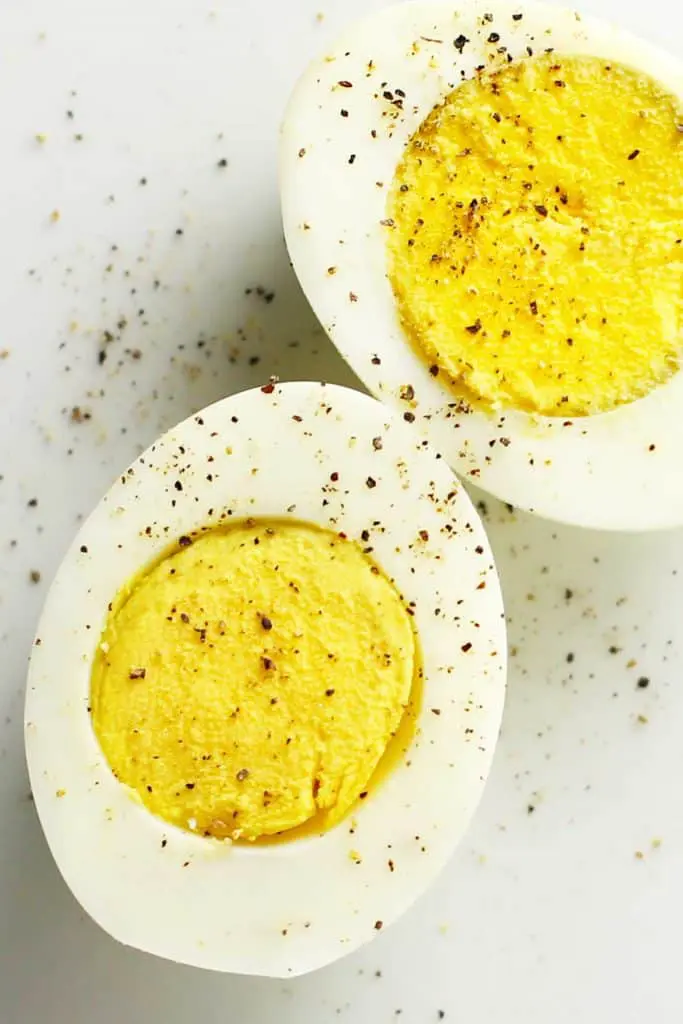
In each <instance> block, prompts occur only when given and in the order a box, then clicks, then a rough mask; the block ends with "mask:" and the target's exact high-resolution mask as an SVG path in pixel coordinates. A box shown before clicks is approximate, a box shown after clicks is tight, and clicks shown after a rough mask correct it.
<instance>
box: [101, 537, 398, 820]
mask: <svg viewBox="0 0 683 1024" xmlns="http://www.w3.org/2000/svg"><path fill="white" fill-rule="evenodd" d="M415 663H416V657H415V639H414V633H413V629H412V627H411V620H410V618H409V616H408V613H407V612H406V609H405V608H404V606H403V604H402V602H401V599H400V597H399V595H398V593H397V591H396V590H395V588H394V586H393V585H392V584H391V583H390V582H389V580H388V579H387V578H386V577H385V576H383V575H382V574H381V573H380V572H379V570H378V569H377V568H376V566H375V565H374V564H373V563H372V562H371V561H370V560H369V558H368V557H367V556H366V555H365V554H364V553H363V552H362V551H361V549H360V548H359V547H358V546H356V545H355V544H354V543H352V542H350V541H348V540H344V539H342V538H341V537H340V536H339V535H337V534H333V533H330V532H327V531H324V530H320V529H317V528H316V527H313V526H308V525H305V524H294V523H279V522H278V523H276V522H271V523H266V522H256V523H253V522H251V523H249V524H241V525H237V526H235V527H233V528H231V529H227V530H224V531H214V532H211V533H207V534H205V535H203V536H201V537H200V538H199V539H197V540H195V541H194V542H193V543H191V544H190V543H187V542H186V545H185V546H184V547H182V548H180V549H179V550H178V551H177V552H176V553H174V554H172V555H171V556H169V557H167V558H165V559H163V561H161V562H160V563H159V564H157V565H156V566H155V567H154V568H152V569H151V571H149V572H148V573H147V574H146V575H144V576H142V577H141V578H138V579H137V580H136V581H133V582H132V583H131V585H130V586H129V587H127V588H124V591H123V592H122V593H121V594H120V595H119V597H118V598H117V600H116V601H115V602H114V606H113V609H112V612H111V614H110V616H109V620H108V622H107V625H106V628H105V631H104V634H103V637H102V642H101V645H100V649H99V652H98V655H97V658H96V661H95V665H94V669H93V676H92V721H93V726H94V729H95V732H96V735H97V737H98V739H99V741H100V744H101V746H102V749H103V751H104V754H105V755H106V757H107V759H108V761H109V764H110V766H111V767H112V769H113V771H114V773H115V775H116V776H117V778H118V779H120V780H121V782H123V783H125V784H126V785H128V786H130V787H132V789H134V790H135V791H136V792H137V793H138V794H139V796H140V798H141V799H142V801H143V802H144V803H145V804H146V806H147V807H148V808H149V809H150V810H151V811H152V812H153V813H154V814H156V815H159V816H160V817H162V818H165V819H166V820H167V821H169V822H171V823H173V824H175V825H178V826H181V827H183V828H191V829H196V830H197V831H198V832H200V833H203V834H206V835H211V836H217V837H226V836H227V837H232V838H235V839H237V838H242V839H250V840H251V839H256V838H258V837H260V836H267V835H271V834H273V833H278V832H281V831H283V830H286V829H291V828H294V827H295V826H298V825H301V824H302V823H303V822H306V821H308V820H309V819H311V818H313V817H314V816H316V815H317V816H318V817H319V820H320V823H321V825H322V826H325V825H330V824H332V823H334V822H335V821H337V820H339V818H341V817H342V816H343V815H344V813H345V812H346V811H347V810H348V809H349V808H350V807H351V805H352V804H353V803H354V802H355V801H356V800H357V799H358V797H359V795H361V794H363V793H364V791H365V789H366V787H367V785H368V783H369V781H370V779H371V776H372V775H373V772H374V771H375V768H376V767H377V764H378V762H379V761H380V759H381V758H382V755H383V754H384V752H385V749H386V747H387V744H388V743H389V741H390V740H391V737H392V735H393V734H394V733H395V732H396V730H397V728H398V726H399V724H400V722H401V719H402V717H403V715H404V711H405V708H406V706H407V705H408V703H409V701H410V699H411V687H412V683H413V678H414V673H415Z"/></svg>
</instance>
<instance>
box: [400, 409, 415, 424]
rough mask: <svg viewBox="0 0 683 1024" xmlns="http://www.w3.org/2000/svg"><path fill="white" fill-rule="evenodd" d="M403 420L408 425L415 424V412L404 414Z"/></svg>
mask: <svg viewBox="0 0 683 1024" xmlns="http://www.w3.org/2000/svg"><path fill="white" fill-rule="evenodd" d="M403 419H404V420H405V421H406V423H414V422H415V413H414V412H404V413H403Z"/></svg>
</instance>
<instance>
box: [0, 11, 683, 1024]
mask: <svg viewBox="0 0 683 1024" xmlns="http://www.w3.org/2000/svg"><path fill="white" fill-rule="evenodd" d="M378 6H380V4H379V3H377V2H376V0H372V2H370V0H289V2H284V0H261V2H260V3H256V2H252V0H232V2H230V0H223V2H221V0H216V2H215V3H213V4H208V3H203V2H202V0H166V2H163V3H162V2H159V3H152V2H150V0H147V2H141V0H115V2H114V0H104V2H97V0H61V2H59V3H55V2H54V0H53V2H50V0H43V2H39V0H34V2H29V0H3V3H2V5H1V7H0V127H1V132H2V134H1V136H0V140H1V149H0V186H1V188H0V282H1V284H0V354H2V355H3V356H4V358H0V1022H1V1024H38V1022H49V1024H53V1022H54V1024H124V1022H126V1024H138V1022H140V1024H142V1022H152V1024H156V1022H160V1024H184V1022H186V1021H188V1022H195V1021H197V1022H199V1021H201V1022H202V1024H219V1022H220V1024H232V1022H247V1024H271V1022H277V1024H327V1022H332V1021H337V1020H342V1021H349V1022H352V1024H384V1022H387V1024H388V1022H391V1021H401V1022H403V1024H430V1022H433V1021H437V1020H438V1019H439V1011H442V1012H444V1013H445V1016H444V1018H443V1019H444V1020H445V1021H447V1022H456V1024H517V1022H520V1024H574V1022H576V1021H582V1022H583V1024H598V1022H600V1024H602V1022H609V1024H611V1022H612V1021H614V1022H618V1024H640V1022H645V1021H649V1020H655V1021H657V1022H658V1024H669V1022H672V1024H673V1022H679V1021H681V1020H682V1019H683V990H682V989H681V985H680V981H679V978H680V962H681V952H680V950H681V929H680V922H681V911H682V909H683V907H682V904H683V794H682V783H683V690H682V689H681V687H680V681H679V677H680V674H681V652H682V645H683V638H682V637H681V614H680V611H681V609H682V608H683V535H682V534H681V533H680V532H674V533H668V534H662V535H658V536H650V537H619V536H610V535H600V534H591V533H586V532H581V531H578V530H574V529H570V528H566V527H555V526H553V525H552V524H546V523H542V522H539V521H536V520H534V519H532V518H531V517H528V516H526V515H520V514H516V513H515V512H513V511H510V510H508V509H506V508H505V506H501V505H500V504H498V503H497V502H494V501H492V500H487V499H484V500H485V502H486V509H485V513H486V521H487V524H488V527H489V530H490V534H491V538H492V542H493V545H494V548H495V551H496V554H497V556H498V559H499V564H500V569H501V573H502V577H503V585H504V590H505V595H506V599H507V602H508V610H509V618H510V644H511V653H512V658H511V674H510V684H509V697H508V704H507V709H506V716H505V721H504V727H503V735H502V740H501V744H500V747H499V750H498V753H497V756H496V761H495V765H494V770H493V774H492V777H491V780H490V783H489V786H488V789H487V792H486V795H485V798H484V801H483V804H482V806H481V808H480V811H479V813H478V815H477V817H476V819H475V821H474V824H473V826H472V828H471V831H470V832H469V834H468V836H467V837H466V839H465V841H464V842H463V844H462V846H461V847H460V849H459V850H458V852H457V853H456V855H455V856H454V858H453V861H452V863H451V864H450V866H449V867H448V869H447V870H446V872H445V873H444V875H443V876H442V878H441V880H440V881H439V883H438V884H437V885H436V886H435V887H434V888H433V889H432V890H431V892H430V893H429V894H428V895H427V896H426V897H425V898H424V899H423V900H422V901H421V902H420V903H419V904H418V905H417V906H416V907H415V908H414V909H413V911H411V912H410V913H409V914H408V915H407V916H406V917H405V918H404V919H403V920H402V921H401V922H400V923H399V924H398V925H396V926H395V927H394V928H393V929H391V930H390V931H388V932H387V933H386V934H383V935H382V936H380V937H379V938H378V939H377V940H376V941H375V942H374V943H373V944H372V945H371V946H369V947H368V948H367V949H366V950H364V951H362V952H361V953H359V954H356V955H353V956H352V957H350V958H349V959H347V960H344V961H341V962H339V963H338V964H336V965H335V966H333V967H331V968H328V969H325V970H323V971H321V972H319V973H318V974H314V975H312V976H309V977H307V978H303V979H300V980H298V981H296V982H291V983H287V984H283V983H281V982H276V981H273V982H268V981H263V980H252V979H244V978H236V977H230V976H221V975H212V974H206V973H202V972H198V971H195V970H192V969H189V968H181V967H177V966H175V965H173V964H170V963H165V962H162V961H159V960H155V959H153V958H151V957H147V956H144V955H142V954H139V953H136V952H134V951H131V950H127V949H124V948H122V947H119V946H118V945H116V944H115V943H114V942H113V941H112V940H110V939H109V938H108V937H107V936H106V935H104V934H103V933H101V932H100V931H99V929H98V928H97V927H96V926H95V925H94V924H92V923H91V922H90V921H89V920H87V919H86V918H85V917H84V915H83V913H82V912H81V911H80V908H79V907H78V906H77V905H76V903H75V901H74V900H73V898H72V897H71V895H70V894H69V892H68V891H67V889H66V888H65V886H64V885H63V883H62V881H61V879H60V877H59V876H58V873H57V870H56V868H55V867H54V865H53V863H52V861H51V858H50V855H49V853H48V850H47V847H46V845H45V842H44V840H43V837H42V833H41V830H40V826H39V824H38V822H37V819H36V816H35V812H34V808H33V805H32V803H31V799H30V794H29V788H28V783H27V777H26V770H25V766H24V756H23V742H22V705H23V692H24V677H25V666H26V658H27V654H28V651H29V648H30V643H31V638H32V634H33V631H34V628H35V624H36V620H37V616H38V613H39V610H40V606H41V603H42V601H43V599H44V596H45V592H46V587H47V586H48V583H49V580H50V578H51V575H52V574H53V572H54V571H55V569H56V567H57V565H58V562H59V560H60V558H61V555H62V553H63V552H64V550H65V547H66V545H67V544H68V542H69V541H70V539H71V538H72V536H73V533H74V531H75V529H76V527H77V525H78V522H79V520H80V518H81V516H83V515H84V514H85V513H87V512H88V511H89V509H90V508H91V507H92V506H93V504H94V503H95V502H96V501H97V500H98V498H99V497H100V495H101V493H102V492H103V491H104V490H105V489H106V487H107V486H108V484H109V482H110V480H111V479H112V477H113V476H115V475H116V474H117V473H118V472H119V471H120V470H121V469H122V468H123V467H124V466H125V465H126V464H127V463H128V462H129V461H130V460H131V459H132V458H133V457H134V456H135V455H136V454H137V453H138V452H139V451H140V450H141V449H142V448H143V447H145V446H146V445H147V444H148V443H149V442H150V441H151V440H152V439H153V438H154V437H155V436H156V435H157V434H158V433H159V432H160V431H161V430H163V429H165V428H166V427H168V426H170V425H171V424H172V423H173V422H175V421H177V420H179V419H182V418H183V417H185V416H186V415H188V414H189V413H190V412H192V411H194V410H196V409H198V408H200V407H201V406H203V405H205V404H207V403H208V402H210V401H212V400H214V399H216V398H218V397H220V396H222V395H223V394H225V393H228V392H230V391H233V390H236V389H238V388H241V387H243V386H245V385H247V384H253V383H257V382H261V381H262V380H263V379H264V378H267V377H268V375H269V374H271V373H278V374H280V375H281V376H282V377H283V378H286V377H321V378H322V377H324V378H326V379H331V380H335V381H338V382H341V383H352V382H353V378H352V375H351V374H350V373H349V371H348V370H347V369H346V368H345V367H344V365H343V364H342V363H341V361H340V360H339V358H338V357H337V356H336V354H335V353H334V352H333V350H332V349H331V346H330V345H329V343H328V342H327V341H326V339H325V338H324V336H323V335H322V333H321V331H320V329H319V328H318V327H317V326H316V323H315V321H314V319H313V317H312V314H311V313H310V311H309V310H308V308H307V305H306V303H305V301H304V299H303V298H302V296H301V293H300V291H299V289H298V287H297V284H296V282H295V280H294V278H293V275H292V272H291V270H290V269H289V265H288V261H287V257H286V254H285V251H284V247H283V243H282V237H281V228H280V222H279V212H278V198H277V189H276V170H275V156H276V140H277V127H278V123H279V120H280V118H281V114H282V111H283V106H284V103H285V100H286V97H287V94H288V91H289V89H290V87H291V86H292V84H293V82H294V80H295V78H296V75H297V73H298V71H299V70H300V69H301V68H302V67H303V66H304V64H305V62H306V61H307V59H308V58H309V57H311V56H313V55H314V54H316V53H317V52H318V51H320V50H321V49H324V46H325V40H326V39H329V38H331V37H332V36H333V34H334V33H335V32H336V31H337V30H338V29H339V28H340V27H341V26H342V25H343V24H345V23H346V22H348V21H349V20H350V19H352V18H354V17H356V16H358V15H359V14H361V13H362V12H363V11H367V10H369V9H371V8H376V7H378ZM581 6H582V8H583V10H585V11H590V12H591V13H595V14H602V15H606V16H608V17H611V18H613V19H614V20H617V21H619V22H620V23H621V24H622V25H624V26H626V27H628V28H631V29H632V30H634V31H637V32H639V33H640V34H642V35H643V36H645V37H647V38H649V39H651V40H653V41H655V42H659V43H660V44H663V45H664V46H668V47H669V48H672V49H674V50H676V49H678V51H679V55H680V48H681V39H682V38H683V14H682V12H681V7H680V5H679V4H678V2H677V0H675V2H674V0H650V2H649V3H648V4H642V3H639V4H636V3H634V2H630V3H626V2H624V3H620V2H618V0H586V2H585V3H583V4H582V5H581ZM68 111H70V112H71V115H70V114H69V113H67V112H68ZM615 116H618V114H617V112H615ZM36 134H44V135H45V136H46V138H45V141H44V142H42V143H40V142H38V141H36V138H35V136H36ZM76 136H81V138H80V139H78V138H76ZM221 160H227V161H228V166H227V167H220V166H219V161H221ZM143 178H144V179H146V184H141V183H140V182H141V179H143ZM53 211H58V212H59V219H58V220H56V221H55V220H53V219H52V218H51V215H52V213H53ZM177 229H181V230H182V234H180V235H179V234H176V230H177ZM112 246H116V249H112ZM155 282H158V284H155ZM256 286H263V287H264V288H265V289H266V290H273V291H274V292H275V298H274V300H273V301H272V302H271V303H270V304H267V303H265V302H264V301H263V300H262V299H261V298H259V297H258V296H257V295H255V294H252V295H245V289H247V288H250V287H251V288H254V287H256ZM141 311H142V312H141ZM123 320H125V325H123V326H117V325H118V324H123ZM107 331H108V332H111V335H113V340H110V341H109V342H106V343H105V342H103V338H104V336H105V335H104V332H107ZM103 346H104V348H105V350H106V360H105V362H104V363H100V362H99V361H98V352H99V351H100V349H102V347H103ZM5 353H6V354H5ZM254 359H258V360H259V361H258V363H256V364H254V363H253V360H254ZM74 407H78V408H79V409H80V411H81V417H80V418H81V422H76V421H75V420H74V418H73V417H72V409H73V408H74ZM76 416H77V418H78V414H76ZM85 416H89V418H85ZM476 497H478V498H480V497H482V496H481V495H477V496H476ZM32 499H37V501H38V504H37V506H30V505H29V504H28V503H29V502H30V501H31V500H32ZM624 501H628V495H627V494H625V495H624ZM679 568H680V570H681V572H680V575H679V573H678V570H679ZM32 571H37V572H38V573H40V580H39V581H38V582H32V581H31V578H30V574H31V572H32ZM570 656H572V657H570ZM639 679H647V680H649V685H647V686H646V687H641V686H638V680H639Z"/></svg>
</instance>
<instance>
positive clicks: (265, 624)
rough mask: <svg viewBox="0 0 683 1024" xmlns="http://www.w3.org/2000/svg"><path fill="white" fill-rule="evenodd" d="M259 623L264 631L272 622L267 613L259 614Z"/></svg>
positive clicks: (270, 627) (271, 626)
mask: <svg viewBox="0 0 683 1024" xmlns="http://www.w3.org/2000/svg"><path fill="white" fill-rule="evenodd" d="M261 625H262V626H263V628H264V629H265V630H266V631H267V630H269V629H272V628H273V623H272V622H271V621H270V619H269V618H268V616H267V615H262V616H261Z"/></svg>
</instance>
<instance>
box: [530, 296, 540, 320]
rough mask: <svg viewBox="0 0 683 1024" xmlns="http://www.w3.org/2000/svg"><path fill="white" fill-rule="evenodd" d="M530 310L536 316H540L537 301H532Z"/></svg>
mask: <svg viewBox="0 0 683 1024" xmlns="http://www.w3.org/2000/svg"><path fill="white" fill-rule="evenodd" d="M529 309H530V310H531V312H532V313H533V314H534V316H536V315H537V314H538V303H537V302H536V299H532V300H531V302H530V303H529Z"/></svg>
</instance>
